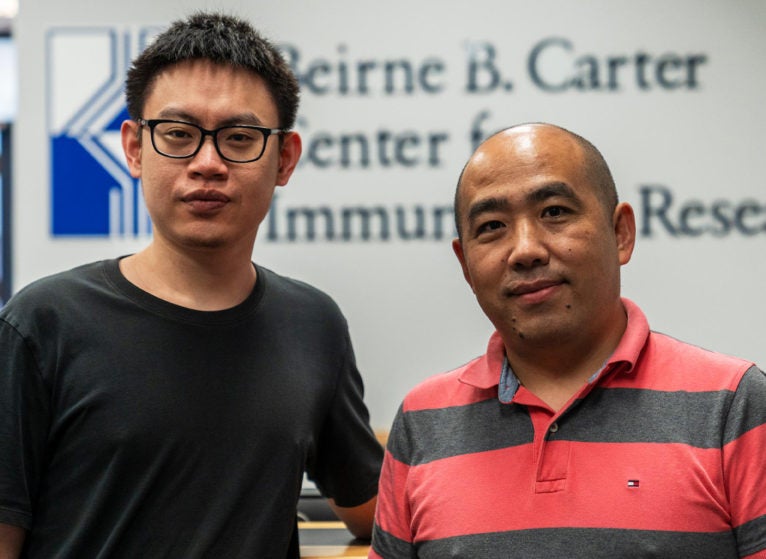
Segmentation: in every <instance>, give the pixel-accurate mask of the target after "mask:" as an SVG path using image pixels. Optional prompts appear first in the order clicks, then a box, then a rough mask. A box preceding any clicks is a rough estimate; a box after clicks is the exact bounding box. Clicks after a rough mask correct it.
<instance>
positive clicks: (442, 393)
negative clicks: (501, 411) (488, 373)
mask: <svg viewBox="0 0 766 559" xmlns="http://www.w3.org/2000/svg"><path fill="white" fill-rule="evenodd" d="M484 358H485V356H483V355H482V356H480V357H476V358H475V359H472V360H471V361H469V362H468V363H466V364H465V365H461V366H460V367H457V368H456V369H452V370H451V371H447V372H445V373H441V374H437V375H434V376H431V377H429V378H427V379H425V380H424V381H422V382H420V383H419V384H417V385H416V386H415V387H414V388H413V389H412V390H410V391H409V392H408V393H407V395H406V396H405V398H404V401H403V403H402V412H405V413H406V412H412V411H421V410H428V409H441V408H447V407H454V406H467V405H471V404H476V403H478V402H482V401H484V400H489V399H492V398H497V385H496V384H495V385H494V386H491V387H487V388H482V387H477V386H473V385H470V384H467V383H465V382H463V381H462V380H461V378H462V377H463V375H464V374H465V373H469V372H471V371H473V370H474V369H476V368H477V367H483V366H484ZM499 378H500V374H499V372H498V379H499Z"/></svg>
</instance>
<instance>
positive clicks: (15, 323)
mask: <svg viewBox="0 0 766 559" xmlns="http://www.w3.org/2000/svg"><path fill="white" fill-rule="evenodd" d="M257 270H258V281H257V283H256V287H255V289H254V290H253V292H252V294H251V295H250V296H249V297H248V299H247V300H246V301H244V302H243V303H242V304H240V305H238V306H236V307H234V308H231V309H228V310H224V311H215V312H204V311H195V310H191V309H187V308H183V307H179V306H177V305H173V304H171V303H168V302H166V301H163V300H161V299H158V298H156V297H153V296H151V295H149V294H148V293H146V292H144V291H142V290H140V289H138V288H137V287H135V286H134V285H133V284H131V283H130V282H128V281H127V280H126V279H125V278H124V277H123V276H122V274H121V273H120V271H119V265H118V261H117V260H109V261H104V262H98V263H93V264H89V265H86V266H83V267H80V268H77V269H74V270H71V271H68V272H64V273H62V274H58V275H56V276H51V277H49V278H45V279H43V280H40V281H38V282H36V283H34V284H32V285H30V286H29V287H27V288H25V289H24V290H22V291H21V292H20V293H19V294H18V295H17V296H16V297H14V298H13V299H12V300H11V301H10V302H9V303H8V305H7V306H6V307H5V308H4V309H3V310H2V311H0V522H5V523H9V524H15V525H19V526H23V527H24V528H26V529H27V530H29V532H28V534H27V540H26V545H25V551H24V555H23V556H24V557H30V558H38V557H45V558H46V559H49V558H53V557H73V558H78V559H79V558H87V557H96V556H98V557H129V558H135V557H169V558H172V557H178V558H183V559H191V558H194V557H227V558H228V557H232V558H235V557H249V558H252V557H258V558H264V557H285V556H286V555H287V554H288V549H290V542H291V538H293V537H294V527H295V508H296V502H297V499H298V496H299V493H300V488H301V482H302V477H303V472H304V469H305V470H306V471H307V472H308V475H309V477H310V478H311V479H313V480H314V481H315V482H316V485H317V487H319V489H320V490H321V491H322V493H323V494H324V495H325V496H328V497H332V498H334V499H335V500H336V502H337V503H338V504H339V505H341V506H354V505H358V504H361V503H364V502H366V501H367V500H369V499H370V498H372V497H373V496H374V495H375V493H376V491H377V478H378V474H379V468H380V460H381V454H382V451H381V449H380V447H379V445H378V444H377V442H376V441H375V438H374V435H373V433H372V431H371V429H370V427H369V418H368V412H367V409H366V407H365V406H364V403H363V401H362V396H363V387H362V380H361V378H360V376H359V373H358V371H357V368H356V365H355V360H354V355H353V350H352V348H351V343H350V340H349V336H348V331H347V326H346V322H345V319H344V318H343V316H342V315H341V313H340V311H339V310H338V308H337V306H336V305H335V303H334V302H333V301H332V300H331V299H330V298H329V297H327V296H326V295H325V294H323V293H321V292H320V291H318V290H316V289H314V288H312V287H310V286H308V285H306V284H304V283H301V282H298V281H295V280H291V279H287V278H284V277H282V276H279V275H277V274H275V273H273V272H271V271H269V270H267V269H264V268H261V267H258V268H257ZM293 543H294V542H293Z"/></svg>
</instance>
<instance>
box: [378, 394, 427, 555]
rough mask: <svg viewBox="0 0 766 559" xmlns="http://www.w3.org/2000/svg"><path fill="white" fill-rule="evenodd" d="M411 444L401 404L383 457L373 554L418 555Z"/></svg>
mask: <svg viewBox="0 0 766 559" xmlns="http://www.w3.org/2000/svg"><path fill="white" fill-rule="evenodd" d="M410 448H411V444H410V440H409V433H408V431H407V429H406V427H405V417H404V413H403V411H402V408H401V407H400V408H399V411H398V412H397V414H396V418H395V419H394V423H393V426H392V427H391V434H390V435H389V438H388V447H387V448H386V453H385V457H384V458H383V468H382V470H381V473H380V486H379V490H378V506H377V509H376V511H375V525H374V527H373V533H372V546H371V548H370V557H373V558H386V559H389V558H402V559H404V558H411V557H417V551H416V549H415V545H414V542H413V541H412V530H411V516H412V515H411V513H410V503H409V498H408V491H407V477H408V472H409V468H410V466H409V456H408V455H409V450H408V449H410Z"/></svg>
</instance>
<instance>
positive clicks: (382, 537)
mask: <svg viewBox="0 0 766 559" xmlns="http://www.w3.org/2000/svg"><path fill="white" fill-rule="evenodd" d="M372 550H373V551H374V552H375V553H377V554H378V555H379V556H380V557H386V558H390V557H395V558H398V559H399V558H401V559H404V558H405V557H413V558H414V557H417V555H416V553H415V548H414V547H413V546H412V545H410V544H409V542H406V541H404V540H400V539H399V538H397V537H395V536H393V535H391V534H389V533H388V532H386V531H385V530H381V528H380V527H379V526H378V525H377V524H375V526H373V529H372Z"/></svg>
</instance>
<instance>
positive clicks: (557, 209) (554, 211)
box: [543, 206, 569, 217]
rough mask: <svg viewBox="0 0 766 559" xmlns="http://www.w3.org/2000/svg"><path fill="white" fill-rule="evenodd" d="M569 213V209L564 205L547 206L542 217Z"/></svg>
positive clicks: (560, 215)
mask: <svg viewBox="0 0 766 559" xmlns="http://www.w3.org/2000/svg"><path fill="white" fill-rule="evenodd" d="M567 213H569V209H567V208H565V207H564V206H549V207H547V208H545V209H544V210H543V217H562V216H563V215H565V214H567Z"/></svg>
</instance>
